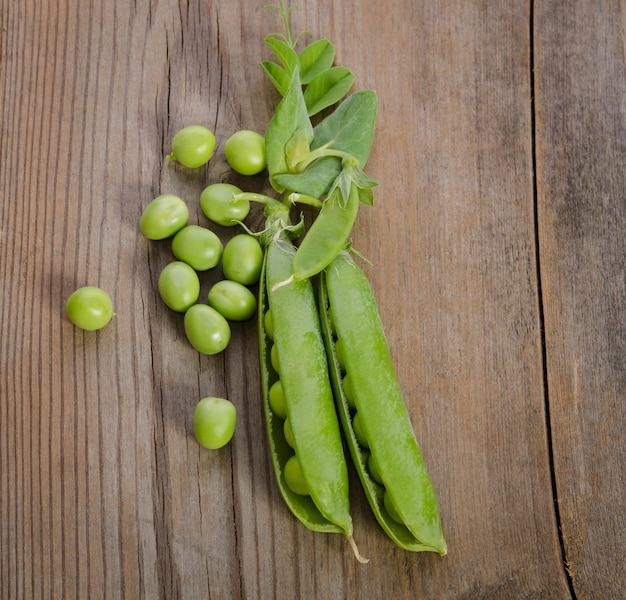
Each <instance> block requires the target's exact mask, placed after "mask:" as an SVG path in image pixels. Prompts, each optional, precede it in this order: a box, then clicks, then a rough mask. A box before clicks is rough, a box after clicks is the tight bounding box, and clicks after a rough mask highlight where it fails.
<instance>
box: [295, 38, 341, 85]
mask: <svg viewBox="0 0 626 600" xmlns="http://www.w3.org/2000/svg"><path fill="white" fill-rule="evenodd" d="M334 60H335V46H334V45H333V44H331V43H330V42H329V41H328V40H327V39H321V40H317V41H316V42H313V43H312V44H309V45H308V46H307V47H306V48H304V50H302V52H301V53H300V79H301V80H302V84H303V85H307V84H308V83H310V82H311V80H312V79H313V78H314V77H315V76H317V75H319V74H320V73H321V72H322V71H326V70H327V69H330V67H332V66H333V61H334Z"/></svg>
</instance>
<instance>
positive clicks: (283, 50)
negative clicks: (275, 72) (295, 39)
mask: <svg viewBox="0 0 626 600" xmlns="http://www.w3.org/2000/svg"><path fill="white" fill-rule="evenodd" d="M263 39H264V40H265V43H266V44H267V45H268V46H269V47H270V49H271V50H272V52H273V53H274V54H275V55H276V57H277V58H278V60H279V61H280V62H281V64H282V65H283V67H284V68H285V69H286V70H287V71H288V72H289V74H291V73H293V71H294V69H295V68H296V67H297V66H298V64H299V61H298V53H297V52H296V51H295V50H294V49H293V48H292V47H291V46H290V45H289V44H288V43H287V42H283V41H282V40H279V39H277V38H275V37H272V36H270V35H268V36H265V37H264V38H263Z"/></svg>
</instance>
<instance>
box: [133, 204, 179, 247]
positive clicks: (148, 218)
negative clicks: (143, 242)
mask: <svg viewBox="0 0 626 600" xmlns="http://www.w3.org/2000/svg"><path fill="white" fill-rule="evenodd" d="M188 220H189V209H188V208H187V205H186V204H185V201H184V200H183V199H182V198H179V197H178V196H174V195H173V194H161V195H160V196H157V197H156V198H155V199H154V200H152V202H150V204H148V206H146V208H144V210H143V212H142V214H141V218H140V219H139V229H140V230H141V233H143V235H144V236H145V237H146V238H148V239H149V240H164V239H165V238H168V237H171V236H172V235H174V234H175V233H176V232H177V231H178V230H179V229H182V228H183V227H184V226H185V225H186V224H187V221H188Z"/></svg>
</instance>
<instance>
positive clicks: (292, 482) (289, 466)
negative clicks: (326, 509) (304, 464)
mask: <svg viewBox="0 0 626 600" xmlns="http://www.w3.org/2000/svg"><path fill="white" fill-rule="evenodd" d="M284 477H285V483H286V484H287V485H288V486H289V489H291V491H292V492H294V493H296V494H300V495H301V496H308V495H309V488H308V486H307V484H306V481H305V480H304V475H302V468H301V467H300V461H299V460H298V457H297V456H296V455H295V454H294V455H293V456H292V457H291V458H290V459H289V460H288V461H287V462H286V463H285V469H284Z"/></svg>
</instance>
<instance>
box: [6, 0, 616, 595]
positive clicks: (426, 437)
mask: <svg viewBox="0 0 626 600" xmlns="http://www.w3.org/2000/svg"><path fill="white" fill-rule="evenodd" d="M301 4H302V6H301V7H300V8H299V9H298V10H297V11H295V12H294V13H293V27H294V29H295V30H301V29H305V28H306V29H308V30H310V31H311V32H312V33H313V35H314V36H315V37H321V36H326V37H328V38H329V39H331V40H332V41H333V42H335V43H336V46H337V59H338V62H339V63H341V64H344V65H347V66H348V67H350V68H351V69H352V70H353V71H354V73H355V75H356V77H357V83H356V87H358V88H373V89H375V90H376V91H377V93H378V98H379V120H378V124H377V135H376V139H375V145H374V150H373V153H372V156H371V159H370V162H369V164H368V173H369V174H371V175H372V176H374V177H376V178H377V179H378V180H379V186H378V188H377V190H376V206H375V207H374V208H365V207H364V208H363V210H362V211H361V213H360V215H359V217H358V221H357V225H356V228H355V232H354V233H355V235H354V238H355V244H356V246H357V247H358V249H359V250H360V251H361V252H363V253H364V254H365V255H366V256H367V257H368V258H369V259H370V260H371V262H372V264H371V265H365V268H366V271H367V273H368V275H369V276H370V279H371V281H372V285H373V288H374V291H375V293H376V296H377V298H378V300H379V304H380V308H381V312H382V317H383V321H384V324H385V328H386V331H387V334H388V339H389V343H390V347H391V350H392V354H393V356H394V360H395V362H396V366H397V371H398V376H399V380H400V382H401V386H402V388H403V390H404V392H405V398H406V401H407V406H408V408H409V411H410V414H411V417H412V420H413V423H414V426H415V430H416V432H417V437H418V439H419V441H420V443H421V446H422V450H423V453H424V457H425V460H426V463H427V465H428V468H429V471H430V474H431V476H432V479H433V482H434V484H435V487H436V489H437V491H438V496H439V503H440V508H441V514H442V519H443V523H444V531H445V533H446V538H447V542H448V547H449V554H448V556H446V557H439V556H436V555H430V554H412V553H407V552H404V551H401V550H399V549H398V548H396V547H395V546H394V545H393V544H392V543H391V542H390V541H389V540H388V539H387V538H386V537H385V536H384V534H383V532H382V530H381V529H380V528H379V527H378V525H377V524H376V523H375V521H374V520H373V517H372V516H371V513H370V511H369V508H368V507H367V504H366V502H365V499H364V497H363V494H362V493H361V491H360V490H359V488H358V479H357V477H356V475H355V474H354V472H353V471H351V473H350V482H351V503H352V512H353V519H354V524H355V538H356V541H357V543H358V544H359V548H360V550H361V552H362V553H363V554H364V555H366V556H368V557H369V558H370V559H371V561H370V563H369V564H368V565H360V564H358V563H357V562H356V561H355V560H354V558H353V556H352V554H351V551H350V549H349V547H348V545H347V543H346V541H345V540H344V539H342V537H341V536H339V535H323V534H315V533H312V532H310V531H308V530H306V529H305V528H304V527H302V526H301V525H300V524H299V523H298V522H296V521H295V520H294V518H293V517H292V515H291V514H290V513H289V512H288V510H287V509H286V508H285V506H284V504H283V503H282V500H281V498H280V495H279V493H278V490H277V488H276V485H275V483H274V481H273V475H272V473H271V466H270V462H269V458H268V451H267V445H266V441H265V432H264V427H263V417H262V406H261V399H260V380H259V371H258V357H257V354H258V350H257V334H256V331H255V324H254V323H253V322H249V323H243V324H238V325H236V326H234V327H233V340H232V342H231V345H230V346H229V348H228V349H227V351H226V352H224V353H223V354H221V355H219V356H214V357H200V356H198V354H197V353H196V352H195V351H194V350H193V349H192V348H191V347H190V346H189V345H188V343H187V342H186V340H185V335H184V331H183V327H182V319H181V318H180V315H176V314H174V313H172V312H171V311H169V310H168V309H166V308H165V307H164V305H163V303H162V302H161V300H160V298H159V297H158V292H157V289H156V282H157V278H158V274H159V271H160V269H161V268H162V267H163V266H164V265H165V264H166V263H167V262H168V261H169V260H170V259H171V253H170V249H169V244H168V243H167V242H159V243H154V242H148V241H147V240H145V239H143V238H142V237H141V235H140V234H139V233H138V229H137V223H138V220H139V216H140V214H141V211H142V209H143V207H144V206H146V204H147V203H148V202H149V201H150V200H151V199H152V198H153V197H154V196H156V195H158V194H159V193H164V192H171V193H176V194H179V195H181V196H182V197H183V198H185V199H186V200H187V201H188V204H189V206H190V209H191V221H192V222H196V223H203V224H206V223H207V222H206V220H205V219H204V217H203V215H202V213H201V211H200V208H199V204H198V199H199V194H200V192H201V190H202V189H203V188H204V187H205V186H206V185H207V184H208V183H213V182H215V181H228V182H232V183H236V184H238V185H241V186H242V187H245V188H246V189H248V190H251V191H265V192H268V191H269V189H268V187H267V184H266V182H265V180H264V177H263V176H258V177H254V178H249V179H244V178H240V177H236V176H234V175H233V174H232V172H231V171H230V169H229V168H228V166H227V164H226V162H225V160H224V159H223V155H222V153H221V149H222V148H223V144H224V142H225V140H226V139H227V137H228V136H229V135H230V134H231V133H232V132H233V131H235V130H237V129H242V128H249V129H256V130H258V131H263V130H264V128H265V127H266V125H267V122H268V120H269V118H270V117H271V115H272V112H273V110H274V108H275V106H276V103H277V101H278V97H277V94H276V92H275V91H274V90H273V88H272V86H271V84H270V83H269V82H268V81H267V80H266V78H265V76H264V74H263V72H262V70H261V69H260V68H259V66H258V63H259V61H260V60H261V59H263V58H269V55H268V51H267V50H266V48H265V47H264V44H263V40H262V37H263V35H265V34H266V33H268V32H270V31H274V30H277V29H280V27H281V23H280V21H279V19H278V17H277V15H276V14H273V13H272V12H270V11H266V10H263V8H262V5H263V3H261V2H257V1H254V0H229V1H228V2H226V1H224V0H179V1H176V2H174V1H172V0H145V1H144V2H122V1H121V0H111V1H110V2H106V3H104V2H95V1H93V0H82V1H81V2H79V1H78V0H64V1H63V2H51V1H49V0H43V1H40V2H35V1H34V0H0V36H1V37H0V42H1V47H0V52H1V54H0V86H1V88H0V89H1V91H0V119H1V121H0V122H1V129H0V136H1V139H0V285H1V289H2V300H1V302H0V340H1V345H0V424H1V428H0V486H1V488H0V598H2V600H5V599H6V600H9V599H11V600H13V599H14V598H64V599H65V598H133V599H135V598H146V599H152V598H168V599H170V598H214V599H215V598H219V599H222V598H234V599H239V598H261V599H265V598H317V599H334V598H354V599H370V598H385V597H394V598H402V599H404V598H407V599H409V598H444V599H445V598H447V599H451V600H452V599H454V600H463V599H468V600H469V599H472V600H475V599H485V600H488V599H489V600H492V599H493V600H495V599H498V600H500V599H505V600H506V599H511V600H513V599H515V600H517V599H520V598H527V599H531V598H550V599H559V598H564V599H565V598H573V597H576V598H581V599H583V598H589V599H592V598H598V597H602V598H613V597H619V594H620V593H621V591H622V590H623V588H624V586H625V585H626V573H625V572H624V562H623V560H621V557H623V547H624V542H626V539H625V538H624V531H625V527H624V525H625V523H624V514H626V510H625V508H626V506H625V502H626V501H625V500H624V498H625V497H626V494H624V491H625V489H624V488H625V485H624V483H625V480H624V472H626V454H625V452H626V450H625V446H624V442H623V440H624V436H623V431H624V430H625V425H626V422H625V421H626V417H625V408H624V397H625V392H626V390H625V388H626V385H625V383H626V364H625V363H626V361H625V360H624V356H626V352H625V350H626V348H625V347H624V340H625V339H626V337H625V333H626V332H625V331H624V323H625V322H626V314H625V313H626V306H625V302H624V298H625V297H626V295H625V291H626V290H625V286H626V278H625V274H624V267H625V261H624V243H623V239H624V233H623V232H624V230H625V228H626V203H625V196H624V189H625V185H624V184H625V181H624V176H625V172H626V171H625V170H624V164H625V158H626V147H625V145H624V140H625V139H626V137H625V136H624V133H625V129H626V108H625V104H624V98H625V94H624V92H625V91H626V78H625V69H624V39H625V36H624V29H625V27H624V24H625V17H624V14H626V11H625V10H624V8H625V7H624V3H623V2H618V1H617V0H614V1H612V2H611V1H607V2H600V3H597V2H592V1H591V0H583V1H582V2H579V3H575V4H576V7H575V9H573V8H571V6H570V3H567V6H565V3H559V2H545V3H535V4H536V6H535V8H534V9H533V8H532V6H531V3H529V2H524V1H521V0H507V1H506V2H501V1H497V0H468V1H466V2H454V1H452V0H441V1H440V2H436V3H435V2H429V1H426V0H389V1H388V2H384V3H368V5H367V9H364V6H363V5H361V4H359V3H354V2H347V1H346V0H335V1H331V0H320V2H316V3H304V2H303V3H301ZM195 122H199V123H204V124H207V125H208V126H209V127H211V128H212V129H213V130H214V131H215V134H216V138H217V144H218V152H217V153H216V156H215V157H214V158H213V159H212V160H211V162H210V164H209V166H208V167H207V168H205V169H201V170H198V171H197V172H191V171H187V170H185V169H183V168H180V167H179V166H177V165H174V164H172V163H168V162H166V161H165V159H164V157H165V155H166V154H167V152H168V151H169V141H170V139H171V137H172V135H173V134H174V133H175V132H176V131H177V130H178V129H179V128H181V127H183V126H184V125H188V124H190V123H195ZM262 221H263V219H262V215H261V212H260V210H259V209H255V210H254V212H253V214H251V216H250V218H249V225H250V226H251V227H253V228H260V227H261V225H262ZM215 230H216V231H217V232H218V233H219V235H220V236H221V237H222V239H223V240H227V239H228V238H229V237H230V236H231V235H232V234H233V230H231V229H227V228H218V227H215ZM219 276H220V273H219V270H218V271H216V272H215V273H210V274H208V275H207V276H206V277H205V278H204V279H203V293H206V291H208V289H209V287H210V285H211V284H212V282H214V281H215V280H216V279H217V278H219ZM86 284H92V285H99V286H102V287H103V288H105V289H107V291H109V293H110V294H111V295H112V297H113V299H114V302H115V307H116V311H117V316H116V318H115V320H114V322H113V323H112V324H111V325H109V326H108V327H107V328H106V329H104V330H102V331H100V332H97V333H87V332H81V331H78V330H77V329H76V328H74V327H73V326H72V325H71V324H70V323H69V321H68V320H67V319H66V317H65V315H64V303H65V300H66V298H67V296H68V295H69V294H70V293H71V292H72V291H73V290H74V289H75V288H76V287H78V286H80V285H86ZM207 395H217V396H226V397H228V398H229V399H230V400H232V401H233V402H234V404H235V405H236V406H237V408H238V424H237V432H236V435H235V438H234V439H233V442H232V443H231V444H230V445H229V446H228V447H227V448H225V449H223V450H220V451H217V452H207V451H204V450H202V449H201V448H199V447H198V445H197V443H196V442H195V440H194V438H193V432H192V416H193V409H194V407H195V404H196V402H197V401H198V400H199V399H200V398H202V397H203V396H207Z"/></svg>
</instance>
